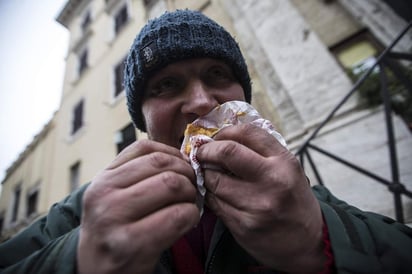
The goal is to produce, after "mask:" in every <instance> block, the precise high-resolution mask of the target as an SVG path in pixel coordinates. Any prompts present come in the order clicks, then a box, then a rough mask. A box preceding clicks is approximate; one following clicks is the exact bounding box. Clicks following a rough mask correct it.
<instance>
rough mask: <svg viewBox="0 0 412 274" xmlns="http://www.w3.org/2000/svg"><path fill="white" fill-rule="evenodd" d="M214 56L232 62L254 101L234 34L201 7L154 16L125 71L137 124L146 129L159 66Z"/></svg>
mask: <svg viewBox="0 0 412 274" xmlns="http://www.w3.org/2000/svg"><path fill="white" fill-rule="evenodd" d="M199 57H210V58H216V59H219V60H222V61H224V62H225V63H226V64H228V65H229V66H230V67H231V68H232V70H233V73H234V75H235V77H236V79H237V80H238V81H239V83H240V85H241V86H242V87H243V90H244V93H245V98H246V101H247V102H250V101H251V83H250V76H249V72H248V70H247V66H246V63H245V60H244V58H243V56H242V53H241V52H240V49H239V46H238V44H237V43H236V41H235V40H234V38H233V37H232V36H231V35H230V34H229V33H228V32H227V31H226V30H225V29H224V28H223V27H222V26H220V25H218V24H217V23H216V22H214V21H213V20H211V19H210V18H208V17H206V16H205V15H203V14H202V13H200V12H198V11H191V10H177V11H174V12H166V13H164V14H163V15H162V16H160V17H158V18H156V19H153V20H150V21H149V22H148V23H147V24H146V25H145V26H144V27H143V28H142V30H141V31H140V33H139V34H138V35H137V37H136V39H135V40H134V42H133V45H132V47H131V49H130V51H129V55H128V57H127V60H126V66H125V72H124V86H125V90H126V97H127V106H128V109H129V113H130V115H131V117H132V120H133V122H134V124H135V126H136V127H137V128H138V129H140V130H142V131H146V127H145V124H144V119H143V114H142V110H141V105H142V100H143V96H144V90H145V86H146V82H147V80H148V79H149V78H150V77H151V76H152V75H153V74H154V73H155V72H156V71H158V70H159V69H161V68H164V67H165V66H167V65H169V64H171V63H173V62H177V61H180V60H184V59H189V58H199Z"/></svg>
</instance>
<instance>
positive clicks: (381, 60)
mask: <svg viewBox="0 0 412 274" xmlns="http://www.w3.org/2000/svg"><path fill="white" fill-rule="evenodd" d="M411 28H412V22H410V23H409V24H408V25H407V26H406V27H405V28H404V30H403V31H402V32H401V33H400V34H399V35H398V36H397V37H396V39H395V40H394V41H393V42H392V43H391V44H390V45H389V46H388V47H387V48H386V49H385V50H383V51H382V53H381V54H380V55H379V57H377V59H376V62H375V63H374V64H373V65H372V66H371V67H370V68H369V69H367V70H366V71H365V72H364V74H362V76H361V77H360V78H359V79H358V80H357V81H356V82H355V84H354V85H353V87H352V88H351V90H350V91H349V92H348V93H347V94H346V95H345V96H344V97H343V99H342V100H341V101H340V102H339V103H338V104H337V105H336V107H335V108H334V109H333V110H332V111H331V112H330V113H329V114H328V115H327V117H326V118H325V119H324V120H323V121H322V122H321V123H320V125H319V126H318V127H317V128H316V129H315V130H314V131H313V132H312V133H311V134H310V136H309V138H308V139H306V140H305V142H304V143H303V144H302V145H301V146H300V147H299V149H298V150H297V152H296V154H297V155H298V156H299V158H300V161H301V163H302V165H303V166H304V167H305V164H306V162H305V160H307V161H308V164H309V166H310V168H311V169H312V171H313V174H314V176H315V177H316V179H317V180H318V182H319V184H321V185H324V181H323V180H322V178H321V176H320V172H319V169H318V167H317V166H316V163H315V161H314V160H313V157H312V156H311V150H313V151H316V152H318V153H321V154H323V155H324V156H326V157H329V158H330V159H331V160H334V161H337V162H339V163H341V164H343V165H345V166H346V167H349V168H351V169H353V170H355V171H357V172H359V173H361V174H363V175H365V176H367V177H369V178H371V179H373V180H374V181H375V182H377V183H380V184H383V185H385V186H387V187H388V190H389V191H390V192H391V193H392V194H393V199H394V207H395V215H396V219H397V221H399V222H402V223H403V222H404V212H403V204H402V195H405V196H407V197H409V198H412V192H411V191H410V190H408V189H406V187H405V185H404V184H403V183H402V182H401V181H400V176H399V164H398V157H397V150H396V143H395V134H394V127H393V122H392V112H393V107H392V104H391V98H390V93H389V90H388V75H387V73H388V70H390V71H391V72H392V74H393V75H394V76H395V77H396V78H397V79H398V80H399V82H400V83H402V85H403V86H404V88H406V90H407V91H408V92H409V95H410V96H412V81H411V79H410V78H409V77H408V75H407V73H405V69H404V68H403V67H402V65H399V63H397V62H395V61H394V60H396V61H399V62H402V61H403V62H405V61H412V54H410V53H399V52H393V48H394V47H395V45H396V44H397V43H398V42H399V40H400V39H401V38H402V37H403V36H404V35H405V34H406V33H407V32H408V31H409V30H410V29H411ZM376 71H379V78H380V95H381V98H382V102H383V108H384V113H385V125H386V135H387V144H388V150H389V162H390V168H391V179H390V180H388V179H385V178H382V177H381V176H379V175H377V174H376V173H374V172H372V171H369V170H366V169H364V168H362V167H360V166H358V165H356V164H354V163H351V162H350V161H347V160H345V159H343V158H341V157H339V156H337V155H335V154H333V153H331V152H329V151H327V150H325V149H322V148H321V147H319V146H317V145H315V144H313V142H312V141H314V140H315V139H316V137H317V135H318V133H319V132H320V130H321V129H322V128H323V127H324V126H325V125H327V124H328V123H329V122H330V121H331V119H332V118H333V117H334V116H335V114H336V113H337V111H338V110H339V109H340V108H341V107H342V106H343V105H344V104H345V103H346V102H347V101H348V99H349V98H350V97H351V96H352V95H353V94H354V93H355V92H356V91H358V89H359V87H360V86H361V85H362V84H363V83H364V82H365V80H366V79H367V77H370V75H371V74H372V73H373V72H376ZM410 107H412V106H410ZM410 122H411V121H409V125H408V126H409V129H410V130H412V128H411V123H410Z"/></svg>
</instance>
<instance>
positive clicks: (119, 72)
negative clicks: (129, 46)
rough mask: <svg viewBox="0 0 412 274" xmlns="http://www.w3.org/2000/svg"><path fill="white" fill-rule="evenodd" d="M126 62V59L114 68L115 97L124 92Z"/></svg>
mask: <svg viewBox="0 0 412 274" xmlns="http://www.w3.org/2000/svg"><path fill="white" fill-rule="evenodd" d="M125 61H126V58H125V59H123V60H122V61H121V62H120V63H119V64H118V65H117V66H116V67H115V68H114V97H117V96H118V95H119V94H120V93H121V92H122V91H123V72H124V63H125Z"/></svg>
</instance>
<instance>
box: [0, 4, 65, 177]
mask: <svg viewBox="0 0 412 274" xmlns="http://www.w3.org/2000/svg"><path fill="white" fill-rule="evenodd" d="M66 2H67V0H41V1H35V0H0V60H1V61H0V62H1V63H0V144H1V152H0V181H2V180H3V179H4V175H5V171H6V169H7V168H8V167H10V165H11V164H12V163H13V162H14V161H15V160H16V159H17V157H18V155H19V154H20V153H21V152H23V150H24V149H25V147H26V146H27V145H28V144H29V143H30V142H31V141H32V140H33V137H34V136H35V135H36V134H37V133H39V132H40V130H41V129H42V128H43V126H44V125H45V124H46V123H47V122H48V121H49V120H50V119H51V117H52V116H53V113H54V112H55V111H56V110H57V109H58V107H59V104H60V98H61V93H62V86H63V76H64V66H65V56H66V54H67V47H68V38H69V33H68V30H67V29H66V28H64V27H63V26H62V25H60V24H59V23H57V22H56V20H55V18H56V17H57V15H58V13H59V12H60V11H61V9H62V8H63V6H64V4H65V3H66Z"/></svg>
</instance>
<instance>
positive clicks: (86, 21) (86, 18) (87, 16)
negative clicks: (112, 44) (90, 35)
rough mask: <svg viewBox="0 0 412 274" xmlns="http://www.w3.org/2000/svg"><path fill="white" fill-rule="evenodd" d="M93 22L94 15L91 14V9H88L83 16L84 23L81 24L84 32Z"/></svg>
mask: <svg viewBox="0 0 412 274" xmlns="http://www.w3.org/2000/svg"><path fill="white" fill-rule="evenodd" d="M91 22H92V17H91V14H90V10H88V11H87V12H86V13H85V15H84V16H83V20H82V24H81V28H82V31H83V33H85V32H86V31H87V29H88V28H89V26H90V23H91Z"/></svg>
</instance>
